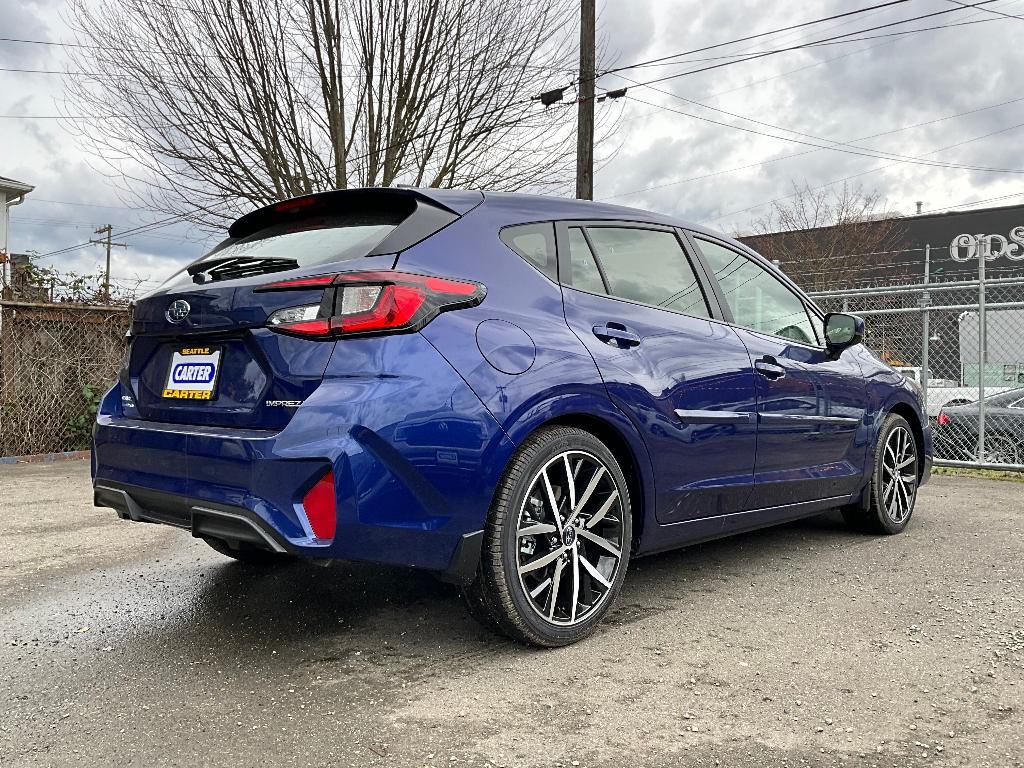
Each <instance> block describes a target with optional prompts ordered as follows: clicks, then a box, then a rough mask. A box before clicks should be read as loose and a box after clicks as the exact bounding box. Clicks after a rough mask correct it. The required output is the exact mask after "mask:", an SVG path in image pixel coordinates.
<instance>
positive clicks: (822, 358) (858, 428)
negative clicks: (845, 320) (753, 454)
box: [696, 238, 868, 509]
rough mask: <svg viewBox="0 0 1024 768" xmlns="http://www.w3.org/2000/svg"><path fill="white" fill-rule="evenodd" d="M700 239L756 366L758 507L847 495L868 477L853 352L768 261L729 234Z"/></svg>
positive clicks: (863, 405)
mask: <svg viewBox="0 0 1024 768" xmlns="http://www.w3.org/2000/svg"><path fill="white" fill-rule="evenodd" d="M696 242H697V244H698V246H699V248H700V250H701V253H702V254H703V256H704V259H705V262H706V264H707V266H708V268H709V270H710V271H711V272H712V273H713V274H714V275H715V277H716V279H717V282H718V285H719V288H720V291H721V295H722V297H723V300H724V301H725V303H726V304H727V305H728V307H729V310H730V312H731V314H732V319H733V322H734V323H735V326H736V327H735V331H736V333H737V334H738V336H739V338H740V340H741V341H742V342H743V344H744V346H745V347H746V349H747V352H748V353H749V355H750V361H751V364H752V366H753V368H754V378H755V380H756V386H757V414H758V436H757V460H756V462H755V467H754V492H753V494H752V496H751V500H750V507H751V508H753V509H760V508H765V507H775V506H783V505H786V504H792V503H796V502H804V501H814V500H819V499H826V498H833V497H842V496H849V495H850V494H852V493H853V492H854V491H856V490H857V487H858V486H859V484H860V483H861V482H862V479H863V473H864V462H865V460H866V441H867V433H868V429H867V426H866V425H865V423H864V422H865V418H864V415H865V411H866V409H867V389H866V387H865V384H864V380H863V376H862V374H861V369H860V366H859V364H858V363H857V360H856V359H855V358H856V356H855V354H854V353H853V352H852V351H847V352H844V353H843V354H842V355H839V356H838V357H835V356H833V355H832V354H831V353H830V352H828V351H827V350H826V349H825V348H824V342H823V333H822V329H821V327H820V321H819V320H818V317H817V315H816V314H815V313H814V312H813V311H810V310H809V309H808V306H807V305H806V304H805V302H804V299H803V298H801V297H800V295H799V294H798V293H797V292H796V291H794V290H793V289H792V288H791V287H790V286H789V285H787V284H786V282H785V281H784V280H782V279H780V278H779V276H778V275H776V274H774V273H773V272H772V271H771V270H770V269H768V268H767V267H765V266H762V265H761V264H759V263H757V262H756V261H754V260H753V259H750V258H748V257H747V256H745V255H743V254H741V253H740V252H738V251H735V250H733V249H731V248H729V247H727V246H726V245H724V244H722V243H717V242H714V241H712V240H707V239H703V238H698V239H697V240H696Z"/></svg>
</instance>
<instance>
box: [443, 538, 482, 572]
mask: <svg viewBox="0 0 1024 768" xmlns="http://www.w3.org/2000/svg"><path fill="white" fill-rule="evenodd" d="M483 545H484V532H483V531H473V532H472V533H464V534H463V535H462V538H461V539H460V540H459V545H458V547H456V549H455V554H454V555H452V561H451V563H450V564H449V566H448V568H447V570H445V571H444V572H442V573H441V574H440V577H441V578H442V579H443V580H444V581H447V582H451V583H453V584H459V585H462V586H465V585H467V584H469V583H470V582H472V581H473V579H475V578H476V571H477V568H478V567H479V565H480V557H481V555H482V553H483Z"/></svg>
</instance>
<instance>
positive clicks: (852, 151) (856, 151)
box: [631, 96, 1024, 174]
mask: <svg viewBox="0 0 1024 768" xmlns="http://www.w3.org/2000/svg"><path fill="white" fill-rule="evenodd" d="M631 98H632V99H633V101H635V102H637V103H638V104H646V105H647V106H649V107H653V106H657V105H655V104H652V103H651V102H648V101H643V100H642V99H638V98H636V97H635V96H633V97H631ZM663 108H664V109H665V110H667V111H669V112H675V113H676V114H679V115H682V116H683V117H690V118H693V119H694V120H701V121H703V122H706V123H711V124H712V125H718V126H721V127H723V128H733V129H735V130H738V131H743V132H744V133H751V134H754V135H756V136H764V137H766V138H769V139H777V140H779V141H788V142H792V143H794V144H803V145H805V146H808V147H814V148H816V149H830V150H832V151H835V152H843V153H844V154H849V155H859V156H861V157H870V158H874V159H876V160H894V159H895V160H897V161H898V162H903V163H910V164H913V165H924V166H928V167H932V168H950V169H955V170H967V171H982V172H985V173H1014V174H1017V173H1024V169H1022V168H991V167H988V166H981V165H966V164H960V163H943V162H940V161H931V160H924V159H923V158H917V157H909V156H906V157H901V156H898V155H889V154H877V153H875V152H872V151H870V150H866V149H862V148H855V147H843V146H829V145H826V144H815V143H814V142H810V141H803V140H801V139H794V138H791V137H788V136H778V135H776V134H772V133H767V132H766V131H759V130H756V129H754V128H746V127H744V126H741V125H732V124H731V123H726V122H723V121H721V120H715V119H713V118H710V117H704V116H702V115H694V114H692V113H690V112H683V111H682V110H680V109H673V108H672V107H663ZM1013 127H1017V126H1013Z"/></svg>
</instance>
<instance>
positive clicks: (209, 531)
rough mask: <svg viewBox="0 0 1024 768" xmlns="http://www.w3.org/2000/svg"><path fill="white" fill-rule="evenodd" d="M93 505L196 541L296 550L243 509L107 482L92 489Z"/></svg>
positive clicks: (122, 517)
mask: <svg viewBox="0 0 1024 768" xmlns="http://www.w3.org/2000/svg"><path fill="white" fill-rule="evenodd" d="M93 505H94V506H97V507H110V508H111V509H113V510H114V511H115V512H117V516H118V517H120V518H121V519H122V520H132V521H133V522H136V523H162V524H164V525H173V526H176V527H178V528H185V529H186V530H189V531H191V532H192V535H193V536H195V537H197V538H199V537H204V536H209V537H213V538H217V539H223V540H225V541H230V542H241V543H245V544H248V545H250V546H254V547H258V548H260V549H265V550H267V551H270V552H279V553H282V554H283V553H294V551H295V548H294V547H293V546H292V545H291V544H290V543H289V542H288V541H287V540H285V539H284V538H283V537H282V536H281V535H280V534H279V533H278V532H277V531H276V530H274V529H273V528H271V527H270V526H269V525H267V524H266V523H264V522H263V520H262V519H260V518H259V517H258V516H257V515H255V514H253V513H252V512H251V511H250V510H248V509H244V508H242V507H231V506H228V505H226V504H216V503H213V502H209V501H202V500H201V499H189V498H187V497H185V496H178V495H175V494H172V493H164V492H162V491H153V490H150V489H148V488H140V487H136V486H131V485H125V484H122V483H114V482H110V481H104V482H97V483H96V484H95V485H94V486H93Z"/></svg>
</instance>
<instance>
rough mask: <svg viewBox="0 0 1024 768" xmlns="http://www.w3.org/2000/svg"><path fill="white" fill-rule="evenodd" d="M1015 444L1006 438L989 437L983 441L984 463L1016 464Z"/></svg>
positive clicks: (1018, 456) (1017, 461) (1017, 451)
mask: <svg viewBox="0 0 1024 768" xmlns="http://www.w3.org/2000/svg"><path fill="white" fill-rule="evenodd" d="M1019 459H1020V452H1019V450H1018V448H1017V444H1016V443H1015V442H1014V441H1013V440H1011V439H1009V438H1006V437H990V438H988V439H987V440H986V441H985V461H986V462H988V463H990V464H1018V463H1019Z"/></svg>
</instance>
